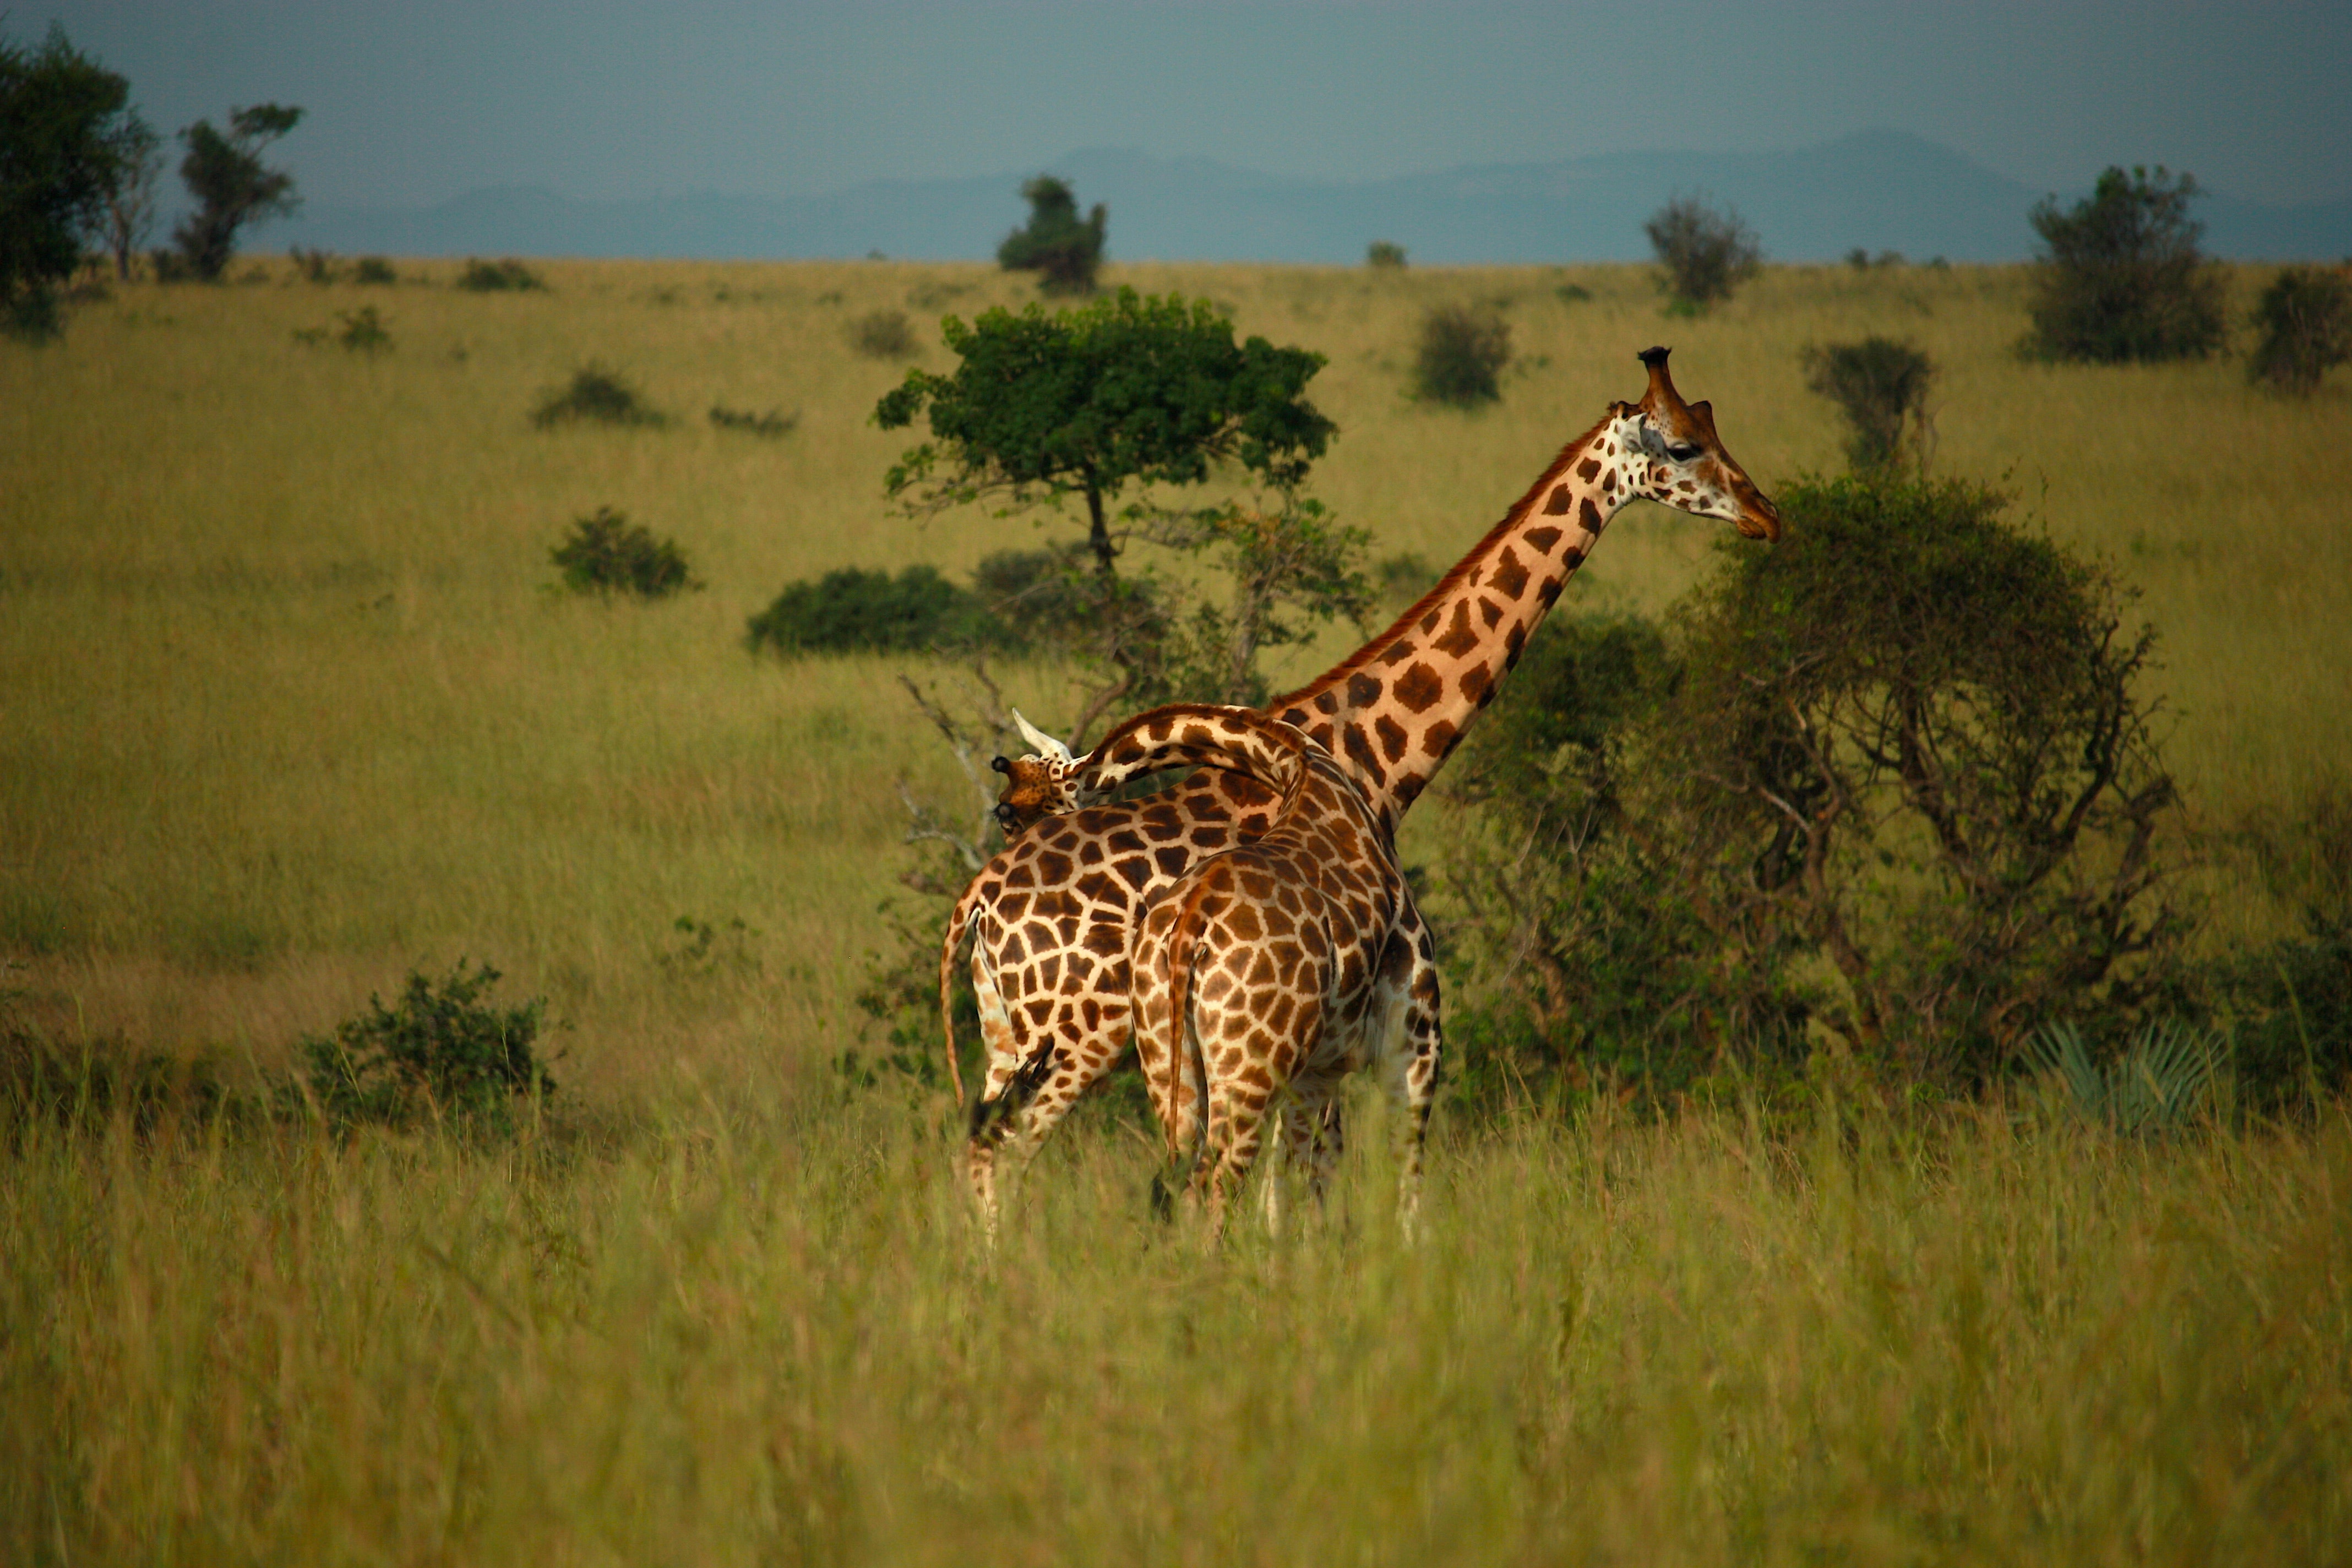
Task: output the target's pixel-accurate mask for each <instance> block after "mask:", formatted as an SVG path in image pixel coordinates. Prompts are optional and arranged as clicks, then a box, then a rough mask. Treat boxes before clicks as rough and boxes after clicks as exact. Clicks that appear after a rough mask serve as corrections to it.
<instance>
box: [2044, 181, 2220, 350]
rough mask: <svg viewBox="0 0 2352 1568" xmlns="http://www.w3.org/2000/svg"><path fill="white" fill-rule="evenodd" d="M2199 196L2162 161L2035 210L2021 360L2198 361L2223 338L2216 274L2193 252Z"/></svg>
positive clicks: (2200, 229)
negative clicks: (2037, 252)
mask: <svg viewBox="0 0 2352 1568" xmlns="http://www.w3.org/2000/svg"><path fill="white" fill-rule="evenodd" d="M2200 194H2201V193H2200V191H2199V189H2198V186H2197V182H2196V180H2195V179H2194V178H2193V177H2192V176H2190V175H2188V174H2182V175H2180V176H2179V178H2177V179H2176V178H2174V177H2173V176H2172V175H2171V174H2169V173H2168V171H2167V170H2166V169H2165V168H2164V167H2163V166H2162V165H2161V164H2159V165H2158V167H2157V170H2156V172H2155V173H2154V174H2149V173H2148V171H2147V170H2146V169H2144V168H2135V169H2133V170H2132V171H2131V172H2130V173H2129V174H2126V173H2125V172H2124V171H2123V170H2121V169H2119V168H2110V169H2108V170H2106V171H2105V173H2104V174H2101V175H2100V176H2099V183H2098V184H2097V185H2095V187H2093V189H2092V192H2091V194H2090V195H2088V196H2086V197H2084V199H2083V200H2081V201H2079V202H2076V203H2075V204H2074V205H2073V206H2071V207H2065V208H2062V207H2060V206H2059V205H2058V199H2057V198H2056V197H2055V196H2045V197H2044V198H2042V200H2041V201H2040V202H2037V203H2036V204H2034V207H2033V211H2032V215H2031V216H2032V224H2033V231H2034V233H2036V234H2038V235H2040V236H2041V237H2042V244H2043V245H2044V246H2045V247H2047V249H2046V251H2045V252H2044V254H2043V255H2042V258H2041V259H2040V261H2039V263H2038V264H2037V266H2036V268H2035V277H2034V283H2033V298H2032V304H2031V306H2030V307H2029V308H2030V310H2031V311H2032V319H2033V331H2032V334H2031V335H2030V336H2029V337H2028V338H2027V339H2026V348H2027V350H2028V352H2029V353H2034V354H2037V355H2039V356H2041V357H2042V358H2045V359H2055V360H2088V361H2091V362H2093V363H2101V364H2117V363H2128V362H2133V361H2158V360H2174V359H2202V358H2204V357H2205V356H2206V355H2208V354H2210V353H2213V352H2214V351H2215V350H2216V349H2219V348H2220V347H2221V344H2222V341H2223V339H2224V338H2225V337H2226V336H2227V335H2228V324H2227V321H2226V320H2225V318H2224V316H2223V313H2222V306H2221V294H2222V284H2221V271H2220V269H2219V268H2216V267H2215V266H2213V265H2212V264H2211V263H2210V262H2208V261H2207V260H2206V259H2205V257H2204V255H2203V254H2202V253H2201V252H2200V250H2199V249H2198V248H2197V242H2198V240H2199V239H2200V237H2202V236H2203V234H2204V232H2205V226H2204V225H2203V224H2201V223H2199V222H2197V221H2196V220H2195V219H2193V218H2191V217H2190V216H2189V204H2190V203H2191V202H2193V201H2195V200H2196V199H2197V197H2198V196H2199V195H2200Z"/></svg>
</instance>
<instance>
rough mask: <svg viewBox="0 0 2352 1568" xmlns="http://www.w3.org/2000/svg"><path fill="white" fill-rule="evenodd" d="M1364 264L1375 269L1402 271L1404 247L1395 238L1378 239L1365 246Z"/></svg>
mask: <svg viewBox="0 0 2352 1568" xmlns="http://www.w3.org/2000/svg"><path fill="white" fill-rule="evenodd" d="M1364 265H1365V266H1367V267H1370V268H1373V269H1374V270H1375V271H1381V270H1386V271H1391V272H1401V271H1402V270H1403V269H1404V247H1403V246H1402V245H1399V244H1397V243H1396V242H1395V241H1393V240H1387V239H1376V240H1374V241H1372V243H1371V244H1370V245H1368V246H1366V247H1364Z"/></svg>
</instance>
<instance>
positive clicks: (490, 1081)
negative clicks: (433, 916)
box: [302, 959, 555, 1129]
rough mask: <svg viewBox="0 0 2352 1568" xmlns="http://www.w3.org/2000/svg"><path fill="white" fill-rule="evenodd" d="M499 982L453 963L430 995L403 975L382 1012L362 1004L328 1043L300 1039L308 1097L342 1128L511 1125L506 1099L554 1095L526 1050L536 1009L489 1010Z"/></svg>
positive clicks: (529, 1005) (488, 971)
mask: <svg viewBox="0 0 2352 1568" xmlns="http://www.w3.org/2000/svg"><path fill="white" fill-rule="evenodd" d="M498 982H499V972H498V971H497V970H495V969H492V968H491V967H490V966H489V965H488V964H483V965H482V966H481V967H480V968H478V969H475V970H472V971H471V972H470V973H469V972H468V970H467V963H466V961H465V960H463V959H460V960H459V961H458V963H457V968H456V969H454V970H452V971H451V972H450V973H449V978H448V979H446V980H445V981H443V982H441V983H440V984H439V985H438V986H437V987H436V985H435V984H434V983H433V982H432V981H430V980H428V979H426V978H425V976H424V975H423V974H421V973H415V972H412V973H410V974H409V976H408V984H407V985H406V987H405V988H404V990H403V991H402V992H401V994H400V996H399V998H398V999H397V1001H396V1002H395V1004H394V1005H392V1006H390V1007H387V1006H385V1005H383V999H382V998H381V997H378V996H373V995H372V996H370V997H369V998H368V1010H367V1012H366V1013H364V1014H362V1016H358V1017H355V1018H350V1019H346V1020H345V1021H344V1022H343V1023H341V1024H340V1025H338V1026H336V1028H335V1032H334V1034H333V1035H331V1036H330V1037H326V1038H324V1039H321V1038H318V1037H305V1038H304V1039H303V1041H302V1057H303V1060H304V1062H305V1064H306V1066H307V1068H308V1076H309V1083H310V1095H311V1098H312V1099H313V1100H315V1101H316V1103H317V1104H318V1106H319V1108H320V1110H322V1111H323V1112H325V1113H326V1115H327V1116H328V1118H329V1119H330V1120H331V1121H335V1122H337V1123H339V1124H344V1125H349V1124H352V1123H356V1122H375V1123H380V1124H383V1125H387V1126H394V1127H399V1126H408V1125H413V1124H415V1123H417V1122H420V1121H427V1120H436V1121H437V1120H440V1119H444V1118H447V1119H451V1120H456V1121H463V1122H466V1123H469V1124H472V1125H475V1126H480V1127H488V1128H495V1129H504V1128H508V1127H510V1126H511V1125H512V1116H513V1108H514V1104H515V1101H516V1100H519V1099H522V1098H525V1097H534V1096H535V1097H538V1098H541V1099H544V1098H545V1097H546V1096H548V1095H551V1094H553V1093H554V1092H555V1080H554V1079H551V1078H550V1077H549V1076H548V1074H547V1071H546V1069H545V1068H543V1067H541V1064H540V1062H539V1059H538V1058H537V1056H536V1054H535V1051H534V1043H535V1042H536V1041H537V1040H538V1038H539V1030H540V1021H541V1011H542V1008H543V1006H544V1004H543V1003H541V1001H540V1000H539V999H537V998H533V999H532V1000H530V1001H529V1002H526V1003H524V1004H523V1005H521V1006H520V1007H511V1008H506V1009H503V1010H501V1009H499V1008H498V1007H495V1006H492V1005H490V1004H489V1002H488V995H489V993H490V990H491V988H492V987H493V986H495V985H496V984H498Z"/></svg>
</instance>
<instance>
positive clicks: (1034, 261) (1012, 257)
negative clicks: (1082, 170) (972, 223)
mask: <svg viewBox="0 0 2352 1568" xmlns="http://www.w3.org/2000/svg"><path fill="white" fill-rule="evenodd" d="M1021 195H1022V199H1023V200H1024V201H1026V202H1027V203H1028V204H1029V222H1028V225H1027V226H1025V227H1023V228H1016V229H1014V230H1013V232H1012V233H1011V234H1009V235H1006V236H1005V237H1004V243H1003V244H1002V245H1000V246H998V247H996V261H997V265H998V266H1000V267H1002V268H1004V269H1005V270H1006V271H1007V272H1021V271H1028V272H1034V273H1036V274H1038V276H1039V283H1040V286H1041V287H1042V288H1043V289H1045V292H1046V293H1048V294H1091V293H1093V292H1094V287H1095V273H1096V272H1097V270H1099V269H1100V268H1101V267H1102V253H1103V237H1104V233H1105V229H1106V226H1107V225H1108V221H1109V213H1108V209H1107V208H1105V207H1104V205H1102V204H1101V203H1100V202H1097V203H1096V204H1095V208H1094V211H1093V212H1092V213H1090V214H1088V215H1087V217H1086V218H1085V219H1083V220H1081V219H1080V218H1079V216H1078V202H1077V197H1076V196H1075V195H1072V194H1071V192H1070V187H1069V185H1068V184H1066V182H1064V181H1061V180H1057V179H1055V178H1054V176H1052V175H1051V174H1040V175H1038V176H1037V177H1036V178H1035V179H1034V180H1031V181H1030V182H1029V183H1028V184H1024V185H1023V186H1022V187H1021Z"/></svg>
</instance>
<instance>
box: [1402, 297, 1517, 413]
mask: <svg viewBox="0 0 2352 1568" xmlns="http://www.w3.org/2000/svg"><path fill="white" fill-rule="evenodd" d="M1508 363H1511V327H1510V323H1509V322H1507V321H1504V320H1503V318H1502V316H1501V314H1500V313H1498V312H1497V311H1496V310H1491V309H1481V308H1478V307H1475V306H1469V305H1440V306H1437V307H1435V308H1434V309H1433V310H1430V312H1429V313H1428V314H1427V315H1425V316H1423V318H1422V319H1421V342H1420V344H1419V346H1418V347H1417V348H1416V349H1415V350H1414V353H1413V361H1412V390H1413V395H1414V396H1416V397H1420V398H1423V399H1426V400H1427V401H1429V402H1432V403H1444V404H1448V405H1452V406H1454V407H1455V408H1472V407H1475V406H1476V405H1479V404H1481V403H1492V402H1494V401H1495V400H1496V399H1497V398H1499V397H1501V396H1502V395H1503V392H1502V386H1501V384H1500V383H1499V381H1498V380H1497V379H1496V378H1497V377H1499V376H1500V375H1501V374H1502V371H1503V367H1504V366H1505V365H1507V364H1508Z"/></svg>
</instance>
